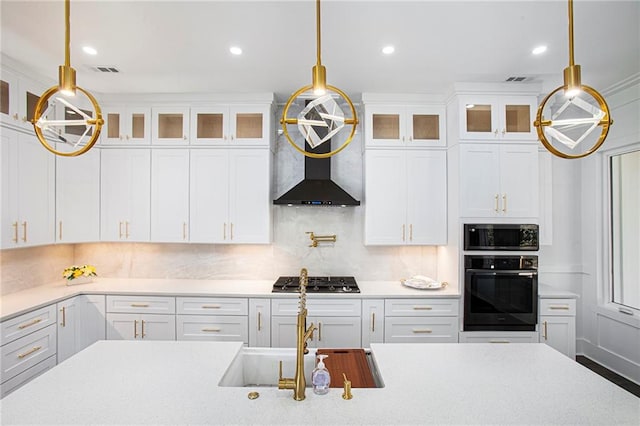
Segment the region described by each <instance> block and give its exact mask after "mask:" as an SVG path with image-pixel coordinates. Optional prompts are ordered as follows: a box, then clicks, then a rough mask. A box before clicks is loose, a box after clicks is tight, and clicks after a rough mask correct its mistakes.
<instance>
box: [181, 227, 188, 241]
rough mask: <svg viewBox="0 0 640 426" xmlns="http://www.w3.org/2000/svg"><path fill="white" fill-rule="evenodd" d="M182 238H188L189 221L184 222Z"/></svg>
mask: <svg viewBox="0 0 640 426" xmlns="http://www.w3.org/2000/svg"><path fill="white" fill-rule="evenodd" d="M182 239H183V240H184V241H186V240H187V222H182Z"/></svg>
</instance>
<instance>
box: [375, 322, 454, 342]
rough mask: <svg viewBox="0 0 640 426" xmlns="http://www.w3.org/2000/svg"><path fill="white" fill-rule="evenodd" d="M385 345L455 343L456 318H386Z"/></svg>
mask: <svg viewBox="0 0 640 426" xmlns="http://www.w3.org/2000/svg"><path fill="white" fill-rule="evenodd" d="M384 336H385V337H384V341H385V343H430V342H431V343H456V342H457V341H458V318H457V317H418V318H415V317H414V318H411V317H386V318H385V319H384Z"/></svg>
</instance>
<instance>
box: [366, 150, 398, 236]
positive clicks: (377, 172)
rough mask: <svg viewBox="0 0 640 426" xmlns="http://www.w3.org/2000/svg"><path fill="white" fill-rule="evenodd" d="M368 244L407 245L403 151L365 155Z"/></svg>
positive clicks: (381, 151) (387, 151) (378, 151)
mask: <svg viewBox="0 0 640 426" xmlns="http://www.w3.org/2000/svg"><path fill="white" fill-rule="evenodd" d="M364 204H365V219H364V221H365V230H364V243H365V245H403V244H405V242H406V240H407V233H408V231H409V230H408V229H407V226H406V204H407V182H406V169H405V156H404V153H403V152H402V151H399V150H367V151H366V153H365V200H364Z"/></svg>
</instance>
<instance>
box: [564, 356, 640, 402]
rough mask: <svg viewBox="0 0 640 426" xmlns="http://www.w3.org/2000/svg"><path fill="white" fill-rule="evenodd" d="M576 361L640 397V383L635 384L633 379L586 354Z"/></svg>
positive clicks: (578, 357) (577, 357)
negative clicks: (626, 377)
mask: <svg viewBox="0 0 640 426" xmlns="http://www.w3.org/2000/svg"><path fill="white" fill-rule="evenodd" d="M576 361H577V362H578V363H580V364H582V365H584V366H585V367H587V368H588V369H589V370H591V371H593V372H594V373H596V374H599V375H600V376H602V377H604V378H605V379H607V380H609V381H610V382H612V383H615V384H616V385H618V386H620V387H621V388H622V389H625V390H627V391H629V392H631V393H632V394H634V395H635V396H637V397H638V398H640V385H637V384H635V383H634V382H632V381H631V380H628V379H625V378H624V377H622V376H620V375H618V374H616V373H614V372H613V371H611V370H609V369H608V368H605V367H603V366H602V365H600V364H598V363H597V362H595V361H592V360H590V359H589V358H587V357H585V356H582V355H578V356H576Z"/></svg>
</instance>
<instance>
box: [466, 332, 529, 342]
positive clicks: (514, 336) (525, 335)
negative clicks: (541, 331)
mask: <svg viewBox="0 0 640 426" xmlns="http://www.w3.org/2000/svg"><path fill="white" fill-rule="evenodd" d="M459 341H460V343H495V344H503V343H538V333H536V332H529V331H461V332H459Z"/></svg>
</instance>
